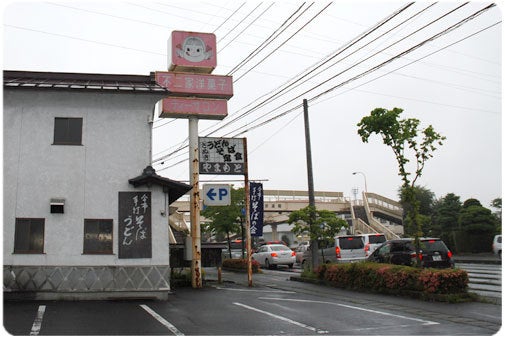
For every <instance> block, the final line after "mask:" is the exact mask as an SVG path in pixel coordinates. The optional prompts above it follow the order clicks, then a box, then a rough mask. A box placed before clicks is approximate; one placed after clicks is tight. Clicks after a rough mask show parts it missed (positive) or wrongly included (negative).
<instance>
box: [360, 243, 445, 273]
mask: <svg viewBox="0 0 505 338" xmlns="http://www.w3.org/2000/svg"><path fill="white" fill-rule="evenodd" d="M420 242H421V247H420V258H421V264H422V266H423V267H425V268H453V267H454V260H453V258H452V253H451V251H450V250H449V249H448V248H447V246H446V245H445V243H444V242H443V241H442V240H441V239H440V238H420ZM367 260H368V261H371V262H378V263H388V264H397V265H409V266H414V265H416V263H417V259H416V248H415V245H414V239H412V238H402V239H394V240H389V241H386V242H384V243H383V244H382V245H381V246H379V247H378V248H377V249H376V250H375V251H374V252H373V253H372V254H371V255H370V256H369V257H368V258H367Z"/></svg>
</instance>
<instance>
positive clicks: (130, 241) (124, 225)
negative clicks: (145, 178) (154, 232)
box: [118, 191, 152, 258]
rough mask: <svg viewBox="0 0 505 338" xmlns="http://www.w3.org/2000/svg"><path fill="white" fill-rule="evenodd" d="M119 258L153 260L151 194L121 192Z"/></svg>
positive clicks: (144, 192)
mask: <svg viewBox="0 0 505 338" xmlns="http://www.w3.org/2000/svg"><path fill="white" fill-rule="evenodd" d="M118 225H119V231H118V232H119V235H118V248H119V250H118V251H119V258H151V257H152V245H151V192H150V191H128V192H119V218H118Z"/></svg>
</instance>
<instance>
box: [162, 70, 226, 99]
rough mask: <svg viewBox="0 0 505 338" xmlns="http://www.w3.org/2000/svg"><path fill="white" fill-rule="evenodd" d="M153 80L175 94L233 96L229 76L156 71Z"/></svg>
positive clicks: (222, 97) (224, 97) (216, 96)
mask: <svg viewBox="0 0 505 338" xmlns="http://www.w3.org/2000/svg"><path fill="white" fill-rule="evenodd" d="M155 80H156V83H157V84H158V85H160V86H161V87H163V88H166V89H168V90H169V91H170V92H171V94H175V95H198V96H201V97H215V98H220V99H229V98H231V97H232V96H233V78H232V77H231V76H225V75H208V74H192V73H175V72H156V73H155Z"/></svg>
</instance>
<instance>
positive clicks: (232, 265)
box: [223, 258, 260, 273]
mask: <svg viewBox="0 0 505 338" xmlns="http://www.w3.org/2000/svg"><path fill="white" fill-rule="evenodd" d="M251 265H252V272H253V273H255V272H258V271H259V270H260V264H259V263H258V262H257V261H255V260H253V261H252V262H251ZM223 268H225V269H232V270H240V271H242V270H243V271H247V259H242V258H229V259H225V260H223Z"/></svg>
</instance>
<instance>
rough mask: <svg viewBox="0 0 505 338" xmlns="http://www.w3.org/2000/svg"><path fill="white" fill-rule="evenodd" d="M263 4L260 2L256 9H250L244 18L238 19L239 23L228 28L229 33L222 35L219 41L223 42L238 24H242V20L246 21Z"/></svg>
mask: <svg viewBox="0 0 505 338" xmlns="http://www.w3.org/2000/svg"><path fill="white" fill-rule="evenodd" d="M261 4H262V2H260V3H259V4H258V6H256V7H254V9H253V10H252V11H250V12H249V13H248V14H247V15H246V16H245V17H244V18H242V19H241V20H239V21H238V23H237V24H236V25H235V26H234V27H233V28H232V29H230V30H228V33H226V34H225V35H224V36H223V37H221V38H220V39H219V40H218V41H217V42H218V43H219V42H221V41H223V39H225V38H226V37H227V36H228V35H229V34H230V33H231V32H233V31H234V30H235V29H236V28H237V27H238V26H240V25H241V24H242V22H244V20H246V19H247V18H248V17H249V16H250V15H251V14H252V13H254V12H255V11H256V9H258V7H260V6H261Z"/></svg>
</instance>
